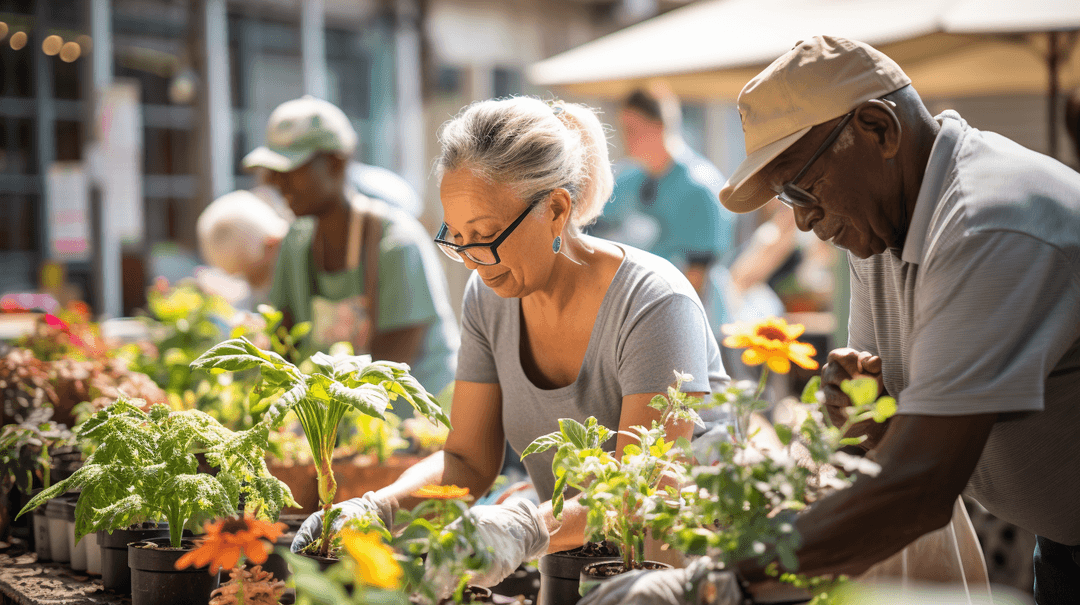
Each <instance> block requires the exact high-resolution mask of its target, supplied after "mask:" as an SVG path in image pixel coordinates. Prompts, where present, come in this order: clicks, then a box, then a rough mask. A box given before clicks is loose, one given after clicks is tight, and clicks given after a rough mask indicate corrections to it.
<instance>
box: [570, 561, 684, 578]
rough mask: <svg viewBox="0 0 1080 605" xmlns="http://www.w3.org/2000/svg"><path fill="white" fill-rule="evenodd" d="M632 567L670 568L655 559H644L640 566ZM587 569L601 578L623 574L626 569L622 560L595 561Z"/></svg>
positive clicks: (647, 568)
mask: <svg viewBox="0 0 1080 605" xmlns="http://www.w3.org/2000/svg"><path fill="white" fill-rule="evenodd" d="M634 569H645V570H656V569H671V566H670V565H668V564H667V563H658V562H656V561H645V562H644V563H642V564H641V567H637V566H635V567H634ZM589 570H590V571H592V572H593V574H595V575H596V576H599V577H601V578H610V577H613V576H617V575H620V574H624V573H626V572H627V571H631V570H628V569H626V566H625V565H623V562H622V561H609V562H607V563H596V564H594V565H592V566H590V567H589Z"/></svg>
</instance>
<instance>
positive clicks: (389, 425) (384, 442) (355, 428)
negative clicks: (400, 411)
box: [341, 410, 409, 464]
mask: <svg viewBox="0 0 1080 605" xmlns="http://www.w3.org/2000/svg"><path fill="white" fill-rule="evenodd" d="M341 437H342V438H341V441H342V442H343V443H344V445H345V448H347V449H348V450H349V451H350V452H351V453H355V454H358V455H360V456H370V457H372V458H374V459H375V460H376V461H378V463H379V464H382V463H383V462H386V461H387V460H388V459H389V458H390V457H391V456H393V455H394V453H395V452H398V451H401V450H404V449H406V448H408V447H409V442H408V441H406V440H405V439H404V438H403V437H402V436H401V418H399V417H398V416H397V415H395V414H386V415H385V418H379V417H376V416H368V415H367V414H361V413H359V412H357V411H355V410H349V411H347V412H345V417H344V418H343V421H342V435H341Z"/></svg>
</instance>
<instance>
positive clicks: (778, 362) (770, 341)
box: [722, 317, 818, 374]
mask: <svg viewBox="0 0 1080 605" xmlns="http://www.w3.org/2000/svg"><path fill="white" fill-rule="evenodd" d="M722 329H723V331H724V334H727V335H728V337H727V338H725V339H724V346H725V347H728V348H731V349H746V350H745V351H743V354H742V360H743V363H745V364H746V365H748V366H757V365H761V364H763V363H764V364H767V365H768V367H769V369H770V370H772V371H774V372H779V373H780V374H787V373H788V372H789V371H791V364H792V362H794V363H795V364H798V365H799V366H801V367H803V368H806V369H807V370H816V369H817V368H818V363H817V362H816V361H814V355H816V354H817V349H815V348H814V345H811V344H808V343H805V342H799V341H798V340H796V339H797V338H798V337H799V336H801V335H802V333H803V330H805V328H804V327H803V326H802V324H790V325H789V324H788V323H787V322H786V321H784V319H782V318H779V317H768V318H765V319H763V320H761V321H759V322H757V323H755V324H747V323H742V322H740V323H737V324H727V325H725V326H723V328H722Z"/></svg>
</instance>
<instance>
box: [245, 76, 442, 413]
mask: <svg viewBox="0 0 1080 605" xmlns="http://www.w3.org/2000/svg"><path fill="white" fill-rule="evenodd" d="M357 143H358V137H357V134H356V131H355V129H353V126H352V123H351V122H350V121H349V118H348V117H347V116H346V115H345V113H344V112H342V111H341V109H339V108H338V107H336V106H335V105H333V104H331V103H329V102H327V101H324V100H322V99H317V98H315V97H311V96H304V97H303V98H300V99H295V100H292V101H287V102H285V103H282V104H281V105H279V106H278V107H277V108H276V109H274V111H273V112H272V113H271V114H270V119H269V122H268V124H267V127H266V144H265V145H263V146H262V147H259V148H257V149H255V150H253V151H252V152H251V153H249V154H248V155H247V156H246V157H245V158H244V160H243V165H244V167H245V168H248V169H259V168H262V169H265V171H266V172H265V178H266V181H267V183H268V184H269V185H272V186H273V187H274V188H276V189H277V190H278V191H279V192H280V193H281V196H282V197H283V198H284V200H285V202H286V203H287V204H288V206H289V209H290V210H291V211H292V212H293V213H294V214H295V215H296V217H297V218H296V220H295V221H293V223H292V225H291V227H290V229H289V231H288V233H287V235H286V236H285V238H284V239H283V240H282V241H281V250H280V252H279V257H278V262H277V265H276V269H275V272H274V277H273V283H272V286H271V289H270V295H269V299H270V304H271V305H273V306H274V307H277V308H278V309H279V310H281V311H282V312H283V313H284V315H285V320H284V323H285V325H287V326H291V325H293V324H295V323H299V322H304V321H310V322H312V331H311V336H310V337H309V339H310V341H309V343H308V344H307V348H309V349H316V350H326V349H328V348H329V346H330V345H332V344H334V343H335V342H341V341H346V342H349V343H350V344H351V345H352V347H353V350H354V351H355V352H356V353H357V354H360V353H370V354H371V355H372V356H373V357H375V358H377V359H385V360H390V361H396V362H403V363H407V364H409V366H410V367H411V369H412V374H413V376H415V377H416V379H417V380H419V381H420V383H421V384H422V385H423V386H424V387H425V388H426V389H427V390H428V391H430V392H432V393H439V392H440V391H442V389H443V388H445V387H446V386H447V385H448V384H449V383H450V382H451V381H452V380H453V376H454V367H455V365H456V359H457V347H458V340H459V337H458V333H457V321H456V319H455V317H454V313H453V309H452V308H451V306H450V299H449V295H448V293H447V285H446V277H445V276H444V275H443V272H442V265H441V264H440V263H439V259H438V254H437V253H436V252H435V246H434V245H433V244H432V242H431V240H430V235H429V234H428V233H427V232H426V231H425V230H424V228H423V227H422V226H421V225H420V223H419V222H417V220H416V219H415V218H413V217H412V216H410V215H409V214H407V213H406V212H404V211H402V210H400V209H398V208H395V207H393V206H391V205H389V204H387V203H385V202H383V201H381V200H378V199H375V198H371V197H368V196H366V195H363V194H361V193H360V192H359V191H357V190H356V188H355V187H353V186H352V185H351V184H350V182H349V180H348V175H347V168H348V166H349V163H350V161H351V160H352V157H353V154H354V153H355V151H356V147H357ZM409 410H411V408H409V406H404V408H402V406H397V409H396V410H395V411H399V412H401V413H402V415H409Z"/></svg>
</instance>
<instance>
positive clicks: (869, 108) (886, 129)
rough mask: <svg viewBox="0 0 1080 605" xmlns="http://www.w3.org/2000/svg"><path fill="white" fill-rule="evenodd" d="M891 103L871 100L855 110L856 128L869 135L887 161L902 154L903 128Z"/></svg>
mask: <svg viewBox="0 0 1080 605" xmlns="http://www.w3.org/2000/svg"><path fill="white" fill-rule="evenodd" d="M895 106H896V105H895V104H893V103H892V102H891V101H885V100H882V99H870V100H869V101H866V102H865V103H863V104H862V105H860V106H859V107H858V109H856V110H855V119H854V120H852V121H853V122H854V126H855V127H856V128H858V129H859V130H860V131H861V132H862V133H864V134H865V135H867V136H868V137H869V138H870V140H872V141H873V142H874V144H875V145H877V146H878V147H879V148H880V149H881V155H882V157H884V158H885V159H892V158H894V157H896V154H897V153H899V152H900V139H901V137H902V135H903V128H902V127H901V125H900V117H899V116H897V115H896V111H894V109H893V108H894V107H895Z"/></svg>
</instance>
